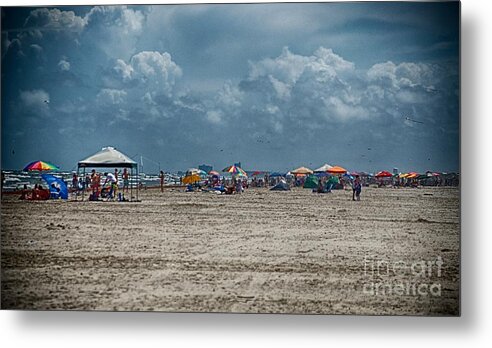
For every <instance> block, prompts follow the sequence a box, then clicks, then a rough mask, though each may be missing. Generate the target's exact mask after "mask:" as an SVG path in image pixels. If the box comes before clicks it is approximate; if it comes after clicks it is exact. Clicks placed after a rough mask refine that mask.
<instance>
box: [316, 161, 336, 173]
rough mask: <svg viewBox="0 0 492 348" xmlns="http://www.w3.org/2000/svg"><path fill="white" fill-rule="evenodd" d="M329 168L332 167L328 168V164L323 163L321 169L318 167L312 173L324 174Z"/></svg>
mask: <svg viewBox="0 0 492 348" xmlns="http://www.w3.org/2000/svg"><path fill="white" fill-rule="evenodd" d="M330 168H333V166H330V165H329V164H327V163H325V164H323V165H322V166H321V167H319V168H318V169H315V170H314V172H315V173H325V172H327V171H328V169H330Z"/></svg>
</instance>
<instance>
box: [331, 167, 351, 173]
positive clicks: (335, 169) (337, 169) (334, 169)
mask: <svg viewBox="0 0 492 348" xmlns="http://www.w3.org/2000/svg"><path fill="white" fill-rule="evenodd" d="M327 172H328V173H332V174H345V173H346V172H347V169H345V168H343V167H340V166H334V167H331V168H330V169H328V170H327Z"/></svg>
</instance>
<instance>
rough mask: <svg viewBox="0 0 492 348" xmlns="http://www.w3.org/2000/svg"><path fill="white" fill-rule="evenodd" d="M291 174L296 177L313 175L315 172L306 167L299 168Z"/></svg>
mask: <svg viewBox="0 0 492 348" xmlns="http://www.w3.org/2000/svg"><path fill="white" fill-rule="evenodd" d="M291 173H292V174H294V175H308V174H313V171H312V170H311V169H309V168H306V167H299V168H297V169H294V170H292V171H291Z"/></svg>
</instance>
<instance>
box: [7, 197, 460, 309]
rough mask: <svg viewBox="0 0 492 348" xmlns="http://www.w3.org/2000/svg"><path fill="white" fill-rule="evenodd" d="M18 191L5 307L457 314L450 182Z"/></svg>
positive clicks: (12, 204)
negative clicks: (69, 193) (64, 197)
mask: <svg viewBox="0 0 492 348" xmlns="http://www.w3.org/2000/svg"><path fill="white" fill-rule="evenodd" d="M17 198H18V197H16V196H4V197H2V205H1V215H2V220H1V253H2V254H1V267H2V269H1V291H2V292H1V306H2V308H3V309H36V310H123V311H173V312H174V311H179V312H243V313H313V314H314V313H316V314H318V313H319V314H369V315H372V314H397V315H458V314H459V279H460V278H459V231H460V230H459V190H458V189H457V188H425V189H410V188H409V189H391V188H379V189H378V188H365V189H364V190H363V192H362V201H360V202H353V201H352V200H351V191H341V190H339V191H334V192H333V193H331V194H321V195H320V194H313V193H311V191H310V190H308V189H295V190H293V191H290V192H271V191H268V190H266V189H250V190H247V191H246V192H245V193H244V194H241V195H232V196H226V195H215V194H212V193H202V192H197V193H184V192H182V191H179V190H177V189H173V190H171V189H169V190H166V191H165V192H164V193H161V192H160V191H159V190H147V191H142V192H141V199H142V202H140V203H116V202H87V201H85V202H80V201H79V202H75V201H68V202H62V201H47V202H26V201H19V200H17ZM439 260H441V261H442V263H439V262H440V261H439ZM438 264H440V265H441V266H440V267H438ZM378 269H379V271H378ZM437 290H439V292H438V291H437Z"/></svg>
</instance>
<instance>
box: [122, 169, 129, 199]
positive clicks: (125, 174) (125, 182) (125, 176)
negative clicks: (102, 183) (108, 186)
mask: <svg viewBox="0 0 492 348" xmlns="http://www.w3.org/2000/svg"><path fill="white" fill-rule="evenodd" d="M122 176H123V193H124V192H125V189H126V193H128V187H129V186H130V180H129V179H128V178H129V175H128V169H126V168H125V169H123V174H122Z"/></svg>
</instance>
